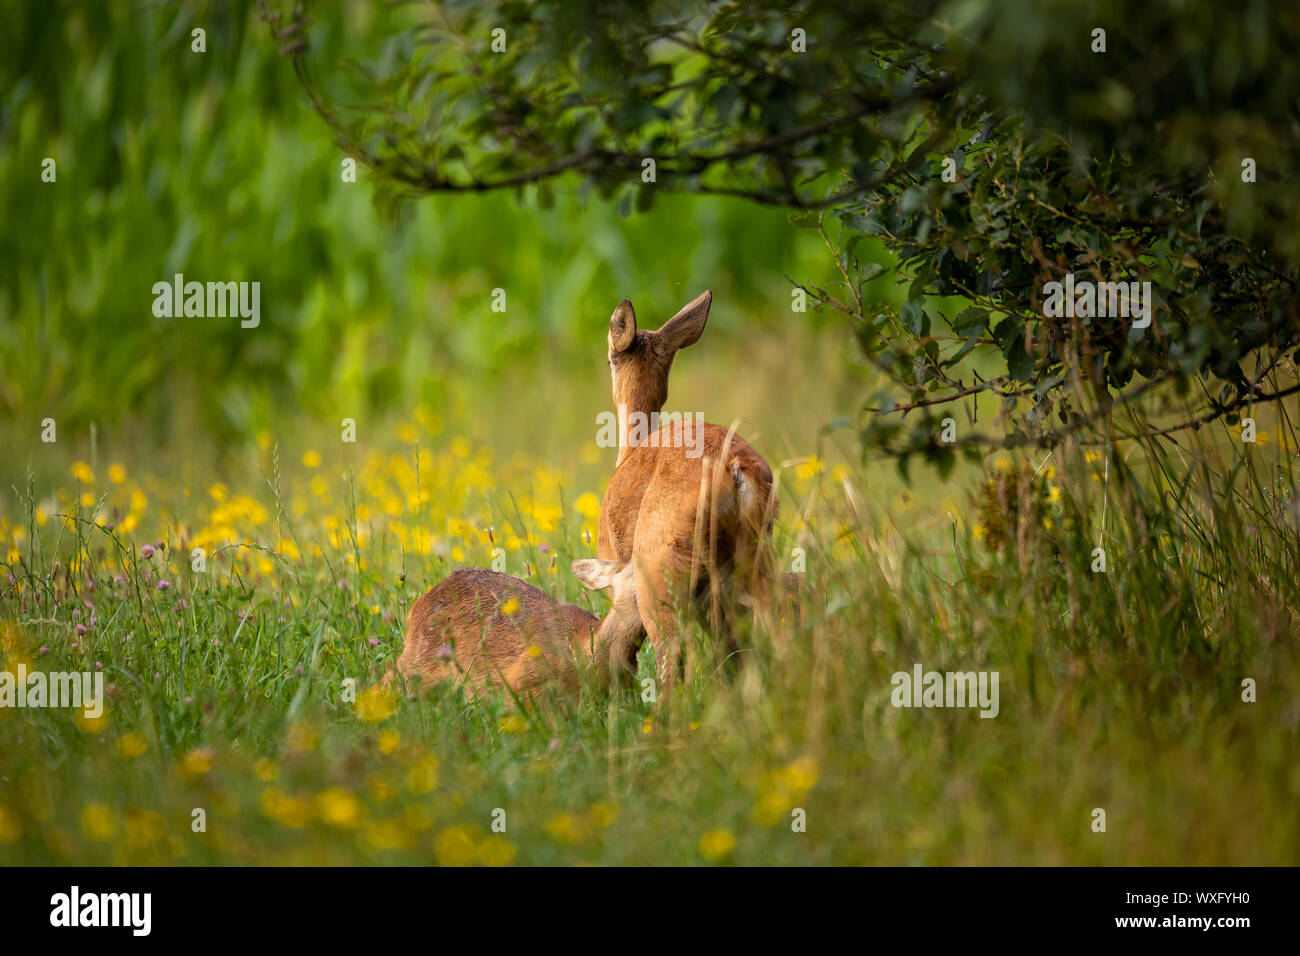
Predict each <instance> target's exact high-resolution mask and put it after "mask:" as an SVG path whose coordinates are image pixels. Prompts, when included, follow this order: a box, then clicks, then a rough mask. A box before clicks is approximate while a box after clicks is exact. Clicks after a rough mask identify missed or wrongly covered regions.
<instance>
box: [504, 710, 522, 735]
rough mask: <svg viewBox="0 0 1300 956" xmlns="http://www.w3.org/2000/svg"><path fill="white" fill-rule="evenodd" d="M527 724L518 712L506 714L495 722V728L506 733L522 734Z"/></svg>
mask: <svg viewBox="0 0 1300 956" xmlns="http://www.w3.org/2000/svg"><path fill="white" fill-rule="evenodd" d="M527 726H528V722H527V721H525V720H524V718H522V717H520V716H519V715H518V714H506V715H505V716H504V717H502V718H501V720H500V721H499V722H498V723H497V728H498V729H500V730H504V731H505V732H506V733H508V734H522V733H523V732H524V728H525V727H527Z"/></svg>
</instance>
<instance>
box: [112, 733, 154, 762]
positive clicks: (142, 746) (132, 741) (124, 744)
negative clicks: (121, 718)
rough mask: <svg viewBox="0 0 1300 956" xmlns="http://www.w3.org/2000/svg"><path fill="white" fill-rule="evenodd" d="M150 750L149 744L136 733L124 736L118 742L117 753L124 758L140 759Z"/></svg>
mask: <svg viewBox="0 0 1300 956" xmlns="http://www.w3.org/2000/svg"><path fill="white" fill-rule="evenodd" d="M148 749H149V742H148V741H147V740H145V739H144V738H143V737H142V736H140V735H139V734H137V733H136V732H135V731H132V732H131V733H129V734H124V735H123V736H122V738H121V739H120V740H119V741H118V742H117V752H118V753H120V754H121V755H122V756H123V757H138V756H140V755H141V754H142V753H144V752H145V751H146V750H148Z"/></svg>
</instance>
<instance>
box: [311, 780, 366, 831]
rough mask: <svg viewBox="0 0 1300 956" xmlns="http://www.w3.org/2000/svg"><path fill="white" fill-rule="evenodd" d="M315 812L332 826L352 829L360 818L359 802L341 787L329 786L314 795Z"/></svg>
mask: <svg viewBox="0 0 1300 956" xmlns="http://www.w3.org/2000/svg"><path fill="white" fill-rule="evenodd" d="M316 812H317V813H318V814H320V818H321V820H323V821H324V822H325V823H328V824H329V825H330V826H332V827H339V828H341V829H347V830H351V829H354V828H355V827H356V826H357V824H358V823H360V820H361V803H360V802H359V801H358V800H357V798H356V797H354V796H353V795H352V794H351V793H350V792H348V791H347V790H344V789H343V788H342V787H330V789H328V790H326V791H325V792H324V793H322V794H320V795H319V796H317V797H316Z"/></svg>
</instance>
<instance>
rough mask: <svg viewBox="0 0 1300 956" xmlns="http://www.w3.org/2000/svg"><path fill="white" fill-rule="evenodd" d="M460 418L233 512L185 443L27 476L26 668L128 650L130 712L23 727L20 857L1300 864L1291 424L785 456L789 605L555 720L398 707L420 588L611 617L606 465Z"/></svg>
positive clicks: (17, 790)
mask: <svg viewBox="0 0 1300 956" xmlns="http://www.w3.org/2000/svg"><path fill="white" fill-rule="evenodd" d="M444 424H445V426H446V427H445V431H444V432H443V433H442V434H441V435H432V434H429V433H427V432H426V431H423V430H420V431H419V434H418V435H415V436H410V435H408V438H411V437H414V438H415V439H416V441H418V442H419V443H420V445H419V446H417V445H416V444H407V445H400V444H398V443H396V442H394V445H393V447H392V449H391V453H390V451H389V450H385V451H383V452H380V451H374V452H369V453H364V454H363V453H356V454H353V455H352V457H348V455H349V454H351V453H350V452H349V453H345V454H342V455H340V456H335V457H331V458H330V459H329V460H327V461H326V462H325V463H324V464H321V465H313V464H300V463H299V454H298V451H295V453H294V455H293V459H292V463H290V461H289V458H290V456H289V455H288V454H287V452H284V453H280V452H279V451H278V449H277V447H276V446H269V447H267V448H266V449H265V450H264V451H263V452H262V455H261V458H260V460H259V468H260V475H259V476H257V478H256V480H255V481H254V480H250V481H249V482H248V486H247V487H242V488H238V489H236V488H235V487H234V486H233V484H232V486H231V487H229V488H227V487H224V486H220V487H214V488H211V489H210V488H208V487H203V486H199V485H195V486H188V485H186V484H185V482H183V481H180V480H176V479H174V478H170V477H169V476H168V474H167V468H168V467H169V466H170V467H175V462H176V461H177V460H178V459H179V457H180V456H178V455H176V454H171V455H168V456H165V457H164V456H160V457H159V458H158V459H156V460H158V461H159V462H160V466H159V467H158V469H156V472H157V473H156V474H140V475H139V476H138V477H137V476H136V475H135V474H133V473H132V474H128V475H127V476H126V477H125V478H124V480H122V481H121V482H120V483H116V484H115V483H114V482H113V481H112V480H111V479H105V478H104V476H103V474H101V473H105V472H106V470H107V468H106V466H105V465H104V464H103V463H100V464H99V465H98V466H97V468H96V469H93V470H91V473H89V474H88V473H87V472H86V471H85V470H83V469H78V471H77V474H78V476H79V477H78V478H77V479H74V481H73V482H71V483H70V486H73V487H69V488H67V489H65V496H64V498H65V500H63V501H62V502H60V501H59V499H58V496H57V495H51V494H43V493H42V492H41V491H40V488H39V486H37V485H35V484H34V485H33V487H31V488H22V487H16V488H15V489H14V491H13V495H12V496H11V497H10V498H9V500H8V501H7V502H6V512H5V514H4V516H3V520H4V523H3V525H0V532H2V533H3V535H4V537H5V545H6V547H7V548H9V550H10V553H9V555H8V557H9V559H10V563H9V564H8V570H7V578H6V580H5V582H4V586H3V592H2V595H3V597H2V600H3V611H2V613H0V618H2V619H3V625H0V627H2V630H0V647H2V648H3V650H0V653H2V654H3V662H2V663H0V669H7V670H11V671H12V670H15V669H16V666H17V664H18V663H19V662H23V663H26V664H27V665H28V666H29V667H32V668H40V669H43V670H46V671H56V670H83V669H84V670H93V669H95V668H96V667H98V666H100V665H102V668H103V673H104V674H105V679H106V682H107V683H109V684H110V685H112V689H111V691H110V693H109V697H110V699H109V701H108V704H107V710H106V713H105V716H104V717H103V718H101V719H99V720H89V719H86V718H85V717H84V716H78V713H76V712H72V711H68V710H52V709H46V710H35V709H26V710H22V711H19V710H16V709H12V708H9V709H0V862H4V863H59V862H63V863H66V862H79V863H92V864H98V863H110V864H111V863H159V862H161V863H171V862H175V863H184V864H198V863H228V862H244V863H352V862H380V863H419V862H429V861H434V862H441V863H451V864H456V863H488V864H494V863H508V862H519V863H577V862H596V863H615V864H627V863H646V862H654V863H695V862H708V861H714V862H736V863H793V864H819V863H843V864H859V863H873V864H874V863H939V864H967V863H993V864H1010V863H1032V864H1062V863H1080V864H1119V865H1128V864H1263V863H1269V864H1294V863H1296V862H1297V859H1298V858H1300V819H1298V818H1297V816H1296V814H1295V813H1294V807H1295V803H1296V798H1297V796H1300V769H1298V768H1297V764H1296V761H1295V755H1296V753H1297V752H1298V751H1297V742H1298V741H1297V723H1298V721H1300V707H1298V706H1297V703H1296V702H1297V701H1298V700H1300V667H1297V663H1296V658H1295V633H1296V612H1297V607H1298V605H1300V601H1298V598H1300V595H1298V594H1297V580H1298V579H1300V574H1298V573H1297V572H1298V571H1300V568H1297V562H1298V561H1300V530H1298V520H1297V502H1296V499H1295V492H1294V489H1295V487H1296V475H1295V472H1294V461H1295V454H1296V448H1297V442H1296V436H1295V434H1294V432H1293V431H1292V430H1291V426H1290V423H1289V421H1288V420H1287V419H1286V418H1285V417H1284V418H1282V419H1280V420H1279V423H1278V427H1277V428H1276V429H1269V430H1265V435H1266V437H1267V439H1268V443H1267V444H1263V445H1253V446H1252V445H1245V444H1243V443H1242V442H1240V440H1239V439H1238V438H1237V436H1236V434H1235V433H1233V432H1226V430H1225V433H1224V434H1221V435H1214V434H1207V433H1198V434H1197V435H1194V436H1191V437H1189V438H1180V443H1179V444H1178V445H1173V444H1170V443H1168V442H1161V443H1160V444H1155V443H1151V444H1148V445H1146V446H1139V445H1137V444H1136V443H1133V442H1120V443H1118V444H1116V445H1114V446H1110V448H1111V450H1109V451H1107V450H1105V449H1104V448H1103V447H1095V448H1094V447H1092V446H1078V447H1064V448H1060V449H1057V450H1056V451H1054V452H1053V453H1052V455H1051V456H1050V457H1049V458H1047V460H1046V461H1043V460H1042V456H1039V457H1037V458H1034V459H1026V460H1024V461H1009V460H1008V461H1002V460H1000V459H999V458H996V457H995V458H993V459H992V460H990V461H989V462H988V463H986V465H985V466H984V467H982V468H970V469H965V470H959V471H958V472H956V473H955V476H954V478H953V479H952V483H950V484H948V485H945V484H943V483H940V482H939V481H938V480H937V479H936V478H933V477H932V476H926V477H925V478H924V479H922V480H919V481H918V483H917V485H916V486H915V487H913V488H910V489H909V488H905V487H904V486H902V485H901V483H900V482H899V481H898V479H897V478H894V477H892V475H891V473H889V472H888V471H886V470H884V469H883V468H880V467H877V466H872V467H870V468H866V469H863V468H856V467H850V466H847V465H844V464H838V465H834V466H832V465H831V464H830V463H829V462H826V461H818V460H815V459H809V458H807V457H805V456H800V455H796V454H795V452H796V451H797V450H798V449H795V448H789V449H784V450H785V451H787V452H789V454H788V455H786V456H784V457H783V456H782V455H780V454H777V453H775V449H776V448H777V443H776V442H775V441H769V443H768V444H767V446H766V447H765V451H766V453H767V454H768V457H769V459H771V460H772V461H773V462H774V463H776V464H778V465H779V464H780V463H781V462H783V461H784V462H786V464H787V467H785V468H781V469H780V471H781V484H782V498H783V502H782V516H781V520H780V523H779V526H778V530H777V534H776V541H775V547H776V549H777V556H778V559H779V560H780V562H781V563H782V565H783V570H790V569H791V568H792V567H793V566H794V564H793V562H794V561H795V558H796V556H797V555H796V552H795V549H796V548H798V549H801V552H802V555H803V563H804V565H803V566H805V567H806V571H805V574H804V582H803V584H802V586H801V588H800V596H799V601H800V608H799V612H798V614H794V613H787V614H785V616H784V618H783V619H781V620H775V621H773V622H772V623H771V624H770V625H767V624H763V623H758V622H755V623H752V624H748V625H745V626H744V627H743V634H742V638H743V639H742V641H741V644H742V646H743V647H744V650H743V651H742V653H741V655H740V656H741V658H742V659H741V661H740V662H739V663H738V665H737V662H734V661H724V660H723V659H722V657H721V655H720V654H719V653H717V652H716V651H715V650H714V644H713V643H712V642H711V641H710V639H709V637H708V635H707V634H706V633H705V632H704V631H703V630H702V629H701V627H700V626H699V625H698V624H692V625H691V627H690V629H689V634H690V635H691V638H690V639H691V641H692V642H693V644H694V646H695V648H696V651H697V653H696V654H695V655H694V666H693V667H692V669H691V671H690V673H689V674H688V677H687V680H686V682H685V684H684V685H683V686H682V687H681V688H680V691H679V692H678V693H676V694H674V695H673V696H672V697H671V699H668V700H660V701H657V702H654V703H651V702H647V701H646V700H645V699H643V697H644V695H643V685H642V684H641V683H640V682H638V683H637V684H636V685H635V686H633V687H631V688H628V689H623V690H620V691H619V692H617V693H614V694H612V695H611V694H609V693H608V692H607V691H606V689H604V688H598V687H593V686H588V687H587V688H586V689H585V690H584V692H583V694H582V695H581V697H580V698H579V699H576V700H571V699H566V698H563V697H561V696H558V695H557V696H551V697H548V698H546V699H544V700H543V701H541V702H540V703H539V704H538V705H536V706H535V707H532V708H520V707H518V706H514V705H513V704H512V702H510V701H507V700H505V699H503V698H492V699H488V700H486V701H480V702H477V703H470V702H467V701H466V700H465V699H463V698H462V697H461V695H460V694H459V693H458V692H457V691H456V690H455V688H445V689H442V690H440V691H437V692H435V693H434V694H432V695H431V696H429V697H427V698H424V699H420V700H407V699H402V698H396V699H393V698H389V697H386V696H383V695H382V694H380V693H379V692H377V691H375V690H373V689H372V688H373V685H374V683H375V681H376V679H377V677H378V676H379V674H380V673H381V672H382V671H383V670H384V669H385V668H386V667H387V666H388V665H389V663H390V662H391V660H392V659H393V657H395V655H396V654H397V652H398V651H399V650H400V641H401V626H402V622H403V616H404V612H405V608H406V607H407V606H408V605H409V602H410V601H411V600H412V599H413V597H414V596H416V595H418V594H419V593H420V592H421V591H422V590H423V589H425V588H427V587H428V586H430V585H431V584H432V583H434V582H435V581H436V580H438V579H439V578H440V577H441V576H442V575H444V574H445V573H446V571H447V570H448V569H449V568H450V567H452V566H454V565H455V564H458V563H466V564H480V565H488V564H489V563H490V562H491V558H492V551H493V549H494V548H497V547H500V548H502V550H503V551H504V552H505V554H506V557H507V562H508V570H509V571H511V572H512V573H516V574H519V575H520V576H524V577H528V578H529V579H530V580H535V581H537V582H539V583H540V584H541V586H542V587H544V588H546V589H547V590H549V591H551V592H552V593H553V594H555V595H556V596H557V597H559V598H561V599H566V600H572V601H575V602H578V603H582V604H584V605H586V606H589V607H592V608H593V610H595V611H596V613H601V612H602V611H603V609H604V599H603V598H595V599H593V598H592V597H591V596H590V595H588V594H586V593H583V592H581V589H580V587H579V586H578V585H577V583H576V581H575V580H574V579H573V578H572V576H571V575H570V574H569V573H568V571H567V568H568V562H569V561H570V560H571V559H572V558H574V557H581V556H586V555H589V554H591V553H593V551H594V546H593V544H592V543H591V541H590V540H587V539H589V538H590V536H591V533H592V531H593V530H594V525H595V521H594V515H593V514H592V512H591V499H590V498H589V497H588V498H585V499H584V497H583V493H584V492H590V493H591V494H594V495H596V496H598V495H599V492H600V490H601V482H602V481H603V480H604V477H605V474H606V470H607V468H608V462H607V461H605V460H604V459H601V458H597V457H596V456H587V457H588V458H589V459H590V460H587V461H582V460H579V459H574V460H573V463H572V464H566V465H565V466H564V467H556V466H555V463H554V462H552V463H550V464H549V465H543V464H541V463H539V462H537V461H536V460H533V459H531V458H529V457H528V456H527V455H526V454H524V453H523V452H520V451H518V450H517V449H511V448H508V447H507V448H499V449H489V448H484V447H478V448H475V447H474V446H473V445H471V444H470V443H468V442H464V441H463V439H460V440H459V441H458V437H459V435H458V433H459V424H458V423H456V422H449V423H444ZM399 431H400V428H399V426H397V425H394V427H393V433H394V434H397V433H398V432H399ZM805 451H806V449H805ZM141 460H147V459H146V458H145V457H144V456H143V455H142V456H140V457H139V458H138V459H137V461H141ZM309 461H310V459H309ZM403 463H405V464H403ZM69 465H71V463H69ZM134 467H135V466H133V468H134ZM118 477H119V478H121V477H122V476H121V475H119V476H118ZM81 479H87V480H86V481H81ZM954 483H955V487H954ZM135 491H139V492H140V493H141V494H142V495H144V496H145V497H146V498H147V499H148V501H147V503H145V504H143V505H142V506H141V507H140V508H139V509H138V510H137V509H136V505H140V502H139V501H134V502H133V501H132V493H133V492H135ZM217 499H219V500H217ZM394 499H397V505H394ZM954 502H956V504H954ZM222 509H224V510H222ZM258 509H260V511H259V510H258ZM386 509H387V510H386ZM393 510H396V511H397V512H398V513H397V514H396V515H394V514H392V513H391V512H392V511H393ZM132 514H134V515H136V516H137V517H136V521H135V522H134V525H135V526H134V527H133V528H132V529H130V530H124V527H125V524H126V521H125V519H126V516H128V515H132ZM42 522H43V523H42ZM223 522H224V523H226V524H228V525H229V529H228V531H229V533H227V531H225V530H223V529H222V528H221V524H222V523H223ZM109 524H111V525H113V528H112V529H110V528H109V527H107V526H108V525H109ZM17 526H21V527H23V528H24V529H26V530H25V532H24V533H21V534H16V533H15V531H14V528H15V527H17ZM489 527H490V528H492V533H491V537H490V538H489V536H488V535H487V533H486V532H485V531H484V530H483V529H486V528H489ZM155 529H157V530H156V531H155ZM223 534H224V535H226V536H227V537H228V538H229V540H230V542H231V543H226V544H212V545H211V546H210V548H209V553H208V567H207V571H206V572H204V573H202V574H200V573H195V572H192V571H191V570H190V558H189V551H190V547H191V546H192V545H193V544H194V542H195V541H209V542H215V541H217V539H218V538H220V537H221V536H222V535H223ZM422 535H424V536H422ZM159 539H161V540H163V541H164V543H165V544H166V548H165V549H164V550H161V551H159V552H157V553H155V554H153V555H152V556H149V557H146V556H145V554H144V551H145V549H144V544H146V543H149V544H151V545H153V546H155V547H156V544H157V540H159ZM1097 548H1102V549H1103V550H1104V552H1105V558H1106V570H1105V571H1104V572H1101V571H1096V570H1094V566H1095V565H1096V561H1097V558H1096V554H1095V549H1097ZM15 551H16V552H18V553H17V554H16V555H15V554H14V552H15ZM160 578H161V579H163V580H167V581H168V582H169V583H170V587H168V588H166V589H164V590H159V579H160ZM91 605H93V608H92V607H91ZM92 617H93V618H94V622H93V623H91V621H90V619H91V618H92ZM762 620H763V619H761V618H760V619H759V621H762ZM78 625H80V626H81V627H82V628H84V629H85V630H84V633H79V632H78ZM915 664H921V665H922V666H923V668H924V669H925V670H927V671H929V670H934V671H940V672H943V671H963V672H965V671H996V672H998V674H999V678H1000V680H999V687H1000V701H999V705H1000V706H999V713H998V715H997V716H996V717H995V718H992V719H984V718H981V717H980V716H979V712H978V710H977V709H971V708H953V709H947V708H921V709H905V708H897V707H895V706H893V705H892V704H891V691H892V684H891V677H892V675H893V674H895V673H896V672H907V673H909V674H910V672H911V671H912V668H913V666H914V665H915ZM653 676H654V665H653V655H652V654H650V653H649V652H648V649H647V650H646V651H643V653H642V657H641V661H640V673H639V678H640V679H641V680H645V679H647V678H652V677H653ZM348 679H351V680H353V681H355V687H356V700H355V701H353V700H351V699H349V698H350V696H351V695H350V694H349V693H347V692H346V691H345V688H346V686H347V685H346V684H345V681H347V680H348ZM1246 679H1250V680H1252V681H1253V682H1254V684H1255V688H1256V690H1255V694H1256V698H1257V699H1256V700H1255V702H1253V703H1251V702H1246V701H1245V700H1243V693H1244V690H1243V681H1244V680H1246ZM1098 809H1101V810H1104V811H1105V821H1106V828H1105V831H1104V832H1097V831H1096V830H1095V829H1094V821H1095V820H1096V819H1097V816H1096V814H1095V812H1094V811H1096V810H1098ZM196 810H202V811H203V814H204V822H205V826H206V829H205V830H203V831H202V832H195V830H194V827H195V826H196V825H197V824H196V823H195V822H194V821H195V820H196V816H195V811H196ZM799 810H802V811H803V815H802V818H803V819H806V831H804V832H800V831H799V828H798V827H797V826H795V824H796V822H797V821H798V820H799V819H800V818H801V815H800V814H799V813H797V812H796V811H799ZM499 811H504V816H502V814H501V813H500V812H499ZM502 820H504V827H505V830H504V832H495V831H494V830H493V824H494V821H496V822H497V824H498V828H499V826H500V824H501V821H502Z"/></svg>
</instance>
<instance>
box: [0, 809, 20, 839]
mask: <svg viewBox="0 0 1300 956" xmlns="http://www.w3.org/2000/svg"><path fill="white" fill-rule="evenodd" d="M22 832H23V831H22V827H20V826H19V825H18V815H17V814H16V813H14V812H13V811H12V810H10V809H9V808H8V807H6V806H5V805H4V804H3V803H0V843H17V842H18V837H19V836H20V835H22Z"/></svg>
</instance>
